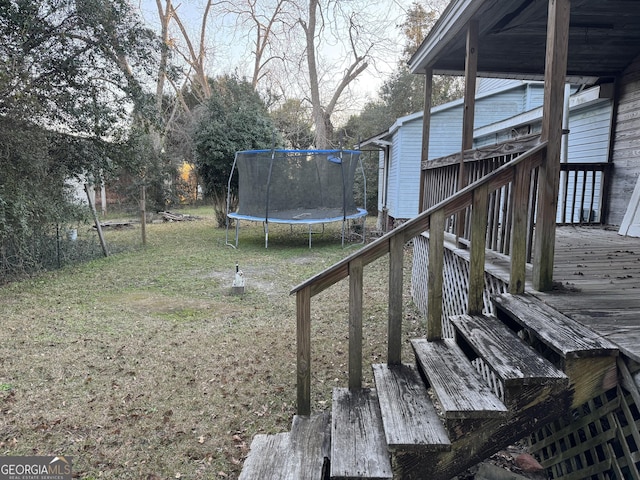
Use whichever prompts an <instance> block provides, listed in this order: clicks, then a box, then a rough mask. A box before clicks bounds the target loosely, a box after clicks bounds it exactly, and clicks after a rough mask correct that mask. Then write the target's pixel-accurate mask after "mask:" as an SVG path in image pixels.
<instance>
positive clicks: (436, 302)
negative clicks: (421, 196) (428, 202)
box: [427, 209, 444, 341]
mask: <svg viewBox="0 0 640 480" xmlns="http://www.w3.org/2000/svg"><path fill="white" fill-rule="evenodd" d="M443 268H444V209H438V210H436V211H435V212H433V214H431V218H430V220H429V264H428V265H427V278H428V284H427V340H429V341H431V340H440V339H441V338H442V279H443V272H442V270H443Z"/></svg>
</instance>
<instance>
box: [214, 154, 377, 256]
mask: <svg viewBox="0 0 640 480" xmlns="http://www.w3.org/2000/svg"><path fill="white" fill-rule="evenodd" d="M245 152H252V153H266V152H271V161H272V162H273V159H274V157H275V154H276V152H278V153H307V154H313V153H339V154H340V156H342V154H343V153H345V152H346V153H350V154H351V153H358V154H360V153H361V152H360V151H357V150H284V149H283V150H276V149H272V150H247V151H241V152H236V155H235V158H234V160H233V166H232V167H231V174H230V175H229V181H228V182H227V215H226V237H225V242H226V244H227V245H229V246H231V247H234V248H238V239H239V233H240V221H241V220H247V221H251V222H262V224H263V229H264V247H265V248H268V247H269V223H281V224H288V225H291V228H292V229H293V226H294V225H308V227H309V248H311V237H312V234H313V232H312V227H313V225H319V224H321V225H322V231H323V233H324V224H325V223H334V222H340V221H341V222H342V232H341V239H342V246H343V247H344V239H345V230H346V226H347V224H348V222H349V221H351V220H357V219H360V218H362V243H365V239H366V236H365V224H366V218H367V214H368V212H367V209H366V207H367V180H366V176H365V173H364V167H363V165H362V158H361V157H360V156H358V165H359V167H360V171H361V172H362V178H363V185H364V208H359V207H356V208H357V212H356V213H352V214H349V215H345V214H344V213H343V214H342V215H340V216H335V217H326V218H311V219H305V220H302V219H300V220H296V219H284V218H278V217H277V216H272V215H270V213H271V212H268V209H267V215H266V216H265V217H258V216H253V215H243V214H240V213H236V212H229V204H230V201H231V179H232V178H233V174H234V172H235V169H236V163H237V161H238V154H241V153H245ZM270 177H271V169H270V170H269V178H268V179H267V182H268V183H270V181H271V178H270ZM229 219H232V220H235V222H236V227H235V230H236V231H235V245H234V244H231V243H229Z"/></svg>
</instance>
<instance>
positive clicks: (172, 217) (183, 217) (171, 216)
mask: <svg viewBox="0 0 640 480" xmlns="http://www.w3.org/2000/svg"><path fill="white" fill-rule="evenodd" d="M159 214H160V215H162V219H163V220H164V221H165V222H184V221H189V222H190V221H192V220H200V217H198V216H196V215H188V214H186V213H184V214H183V213H171V212H159Z"/></svg>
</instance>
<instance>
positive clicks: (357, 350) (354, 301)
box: [349, 258, 363, 390]
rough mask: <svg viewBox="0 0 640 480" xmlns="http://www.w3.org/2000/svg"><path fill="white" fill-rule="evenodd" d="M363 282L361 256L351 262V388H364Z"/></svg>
mask: <svg viewBox="0 0 640 480" xmlns="http://www.w3.org/2000/svg"><path fill="white" fill-rule="evenodd" d="M362 282H363V269H362V262H361V261H360V259H359V258H355V259H353V260H352V261H351V262H350V263H349V388H350V389H351V390H359V389H360V388H362V285H363V284H362Z"/></svg>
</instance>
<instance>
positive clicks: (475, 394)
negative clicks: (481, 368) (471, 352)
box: [411, 339, 507, 419]
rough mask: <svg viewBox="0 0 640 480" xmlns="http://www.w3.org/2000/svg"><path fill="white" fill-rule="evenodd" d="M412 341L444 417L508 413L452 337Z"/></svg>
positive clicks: (469, 416)
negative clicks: (430, 340) (431, 340)
mask: <svg viewBox="0 0 640 480" xmlns="http://www.w3.org/2000/svg"><path fill="white" fill-rule="evenodd" d="M411 344H412V345H413V348H414V350H415V352H416V359H417V361H418V364H419V365H420V367H421V368H422V371H423V373H424V374H425V376H426V377H427V379H428V381H429V385H430V386H431V388H432V389H433V391H434V393H435V395H436V397H437V398H438V401H439V402H440V405H441V406H442V409H443V414H444V416H445V418H447V419H452V418H462V419H472V418H495V417H499V416H502V415H505V414H506V413H507V408H506V407H505V405H504V404H503V403H502V402H501V401H500V400H499V399H498V398H497V397H496V396H495V395H494V394H493V392H492V391H491V389H490V388H489V386H488V385H487V384H486V383H485V382H484V380H483V379H482V378H480V376H479V375H478V373H477V372H476V370H475V369H474V368H473V366H472V365H471V363H470V362H469V361H468V360H467V358H466V357H465V355H464V353H463V352H462V350H460V348H459V347H458V346H457V345H456V344H455V343H454V342H453V340H451V339H444V340H440V341H433V342H429V341H427V340H425V339H415V340H412V341H411Z"/></svg>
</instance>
